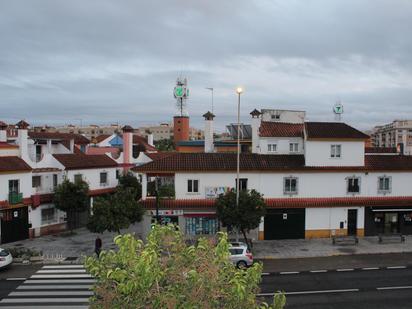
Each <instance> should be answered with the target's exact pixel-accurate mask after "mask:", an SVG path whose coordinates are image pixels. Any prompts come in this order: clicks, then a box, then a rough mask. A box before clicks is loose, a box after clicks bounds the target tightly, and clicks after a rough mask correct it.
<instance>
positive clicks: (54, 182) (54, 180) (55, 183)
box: [53, 174, 58, 188]
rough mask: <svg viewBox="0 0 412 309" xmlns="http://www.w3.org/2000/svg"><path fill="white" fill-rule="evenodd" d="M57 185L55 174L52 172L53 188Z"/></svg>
mask: <svg viewBox="0 0 412 309" xmlns="http://www.w3.org/2000/svg"><path fill="white" fill-rule="evenodd" d="M57 185H58V179H57V174H53V188H56V187H57Z"/></svg>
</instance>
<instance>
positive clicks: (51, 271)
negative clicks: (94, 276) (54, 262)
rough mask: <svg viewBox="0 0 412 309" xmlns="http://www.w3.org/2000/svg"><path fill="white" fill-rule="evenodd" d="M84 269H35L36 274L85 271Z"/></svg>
mask: <svg viewBox="0 0 412 309" xmlns="http://www.w3.org/2000/svg"><path fill="white" fill-rule="evenodd" d="M85 272H86V269H41V270H39V271H37V273H38V274H64V273H67V274H75V273H85Z"/></svg>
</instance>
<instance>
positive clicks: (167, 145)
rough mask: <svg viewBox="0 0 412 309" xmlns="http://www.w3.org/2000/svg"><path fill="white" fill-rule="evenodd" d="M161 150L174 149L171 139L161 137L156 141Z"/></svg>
mask: <svg viewBox="0 0 412 309" xmlns="http://www.w3.org/2000/svg"><path fill="white" fill-rule="evenodd" d="M154 144H155V146H156V148H157V149H158V150H159V151H174V150H175V146H174V143H173V141H172V140H171V139H161V140H158V141H155V142H154Z"/></svg>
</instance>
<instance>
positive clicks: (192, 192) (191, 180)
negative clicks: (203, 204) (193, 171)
mask: <svg viewBox="0 0 412 309" xmlns="http://www.w3.org/2000/svg"><path fill="white" fill-rule="evenodd" d="M195 181H197V191H194V188H195V185H194V184H195ZM189 182H192V191H189ZM199 184H200V181H199V179H188V180H187V183H186V190H187V193H188V194H199V193H200V188H199Z"/></svg>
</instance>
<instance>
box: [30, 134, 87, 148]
mask: <svg viewBox="0 0 412 309" xmlns="http://www.w3.org/2000/svg"><path fill="white" fill-rule="evenodd" d="M29 137H30V138H31V139H52V140H60V141H70V140H72V139H74V143H75V144H76V145H88V144H90V141H89V139H88V138H87V137H85V136H83V135H81V134H74V133H59V132H33V131H31V132H29Z"/></svg>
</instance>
